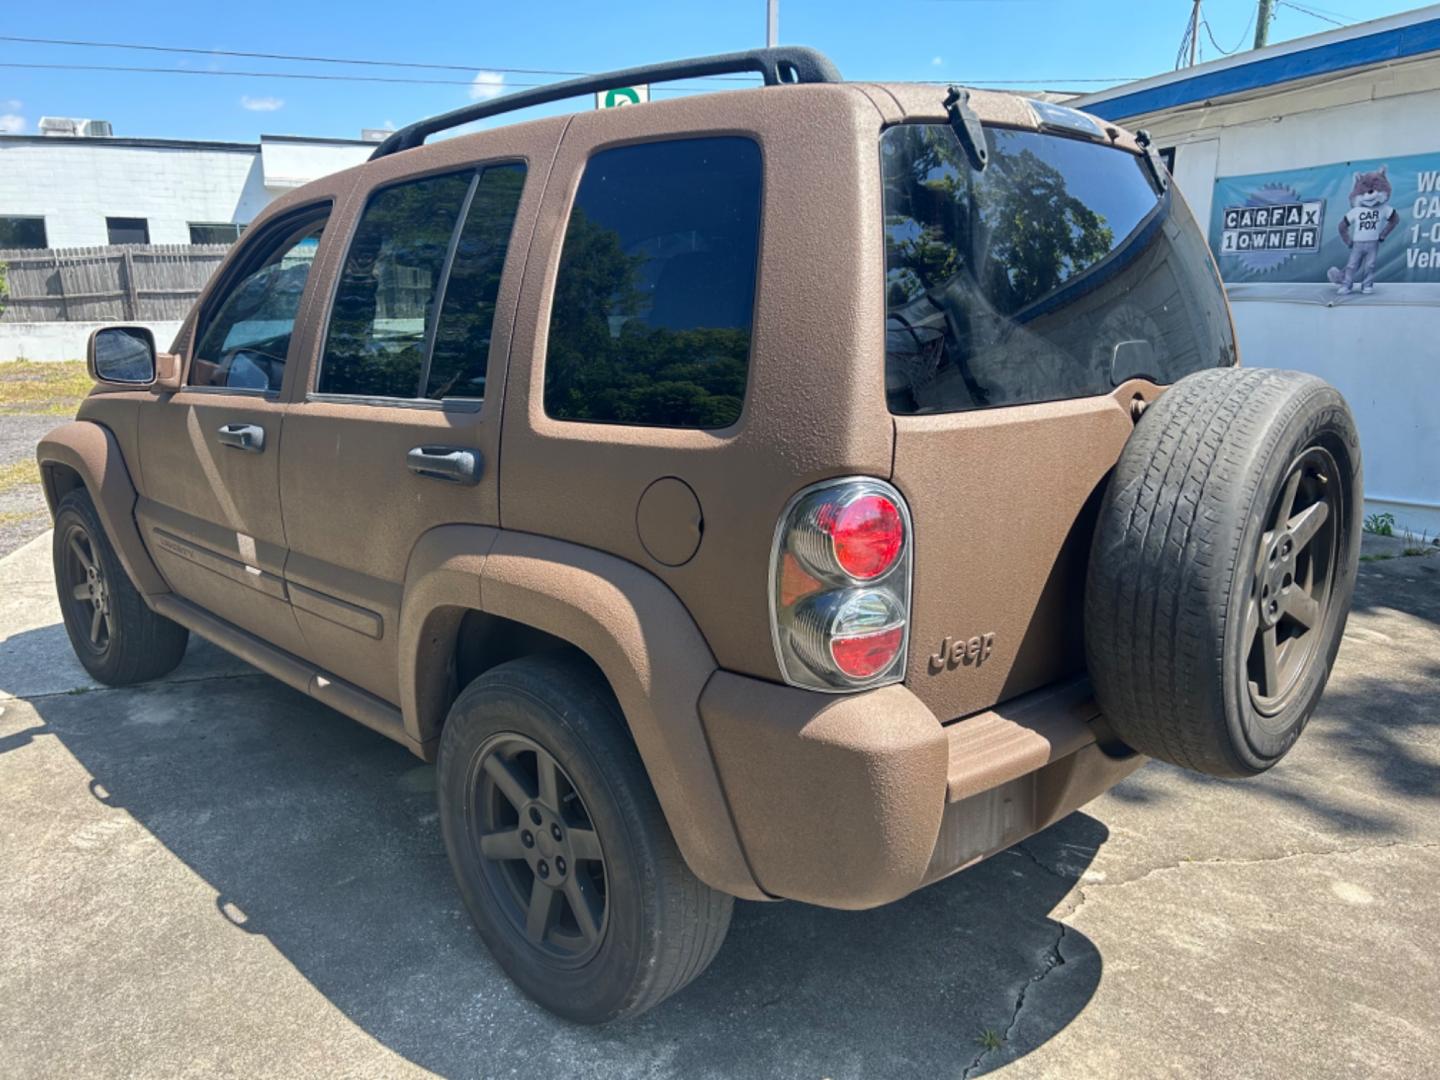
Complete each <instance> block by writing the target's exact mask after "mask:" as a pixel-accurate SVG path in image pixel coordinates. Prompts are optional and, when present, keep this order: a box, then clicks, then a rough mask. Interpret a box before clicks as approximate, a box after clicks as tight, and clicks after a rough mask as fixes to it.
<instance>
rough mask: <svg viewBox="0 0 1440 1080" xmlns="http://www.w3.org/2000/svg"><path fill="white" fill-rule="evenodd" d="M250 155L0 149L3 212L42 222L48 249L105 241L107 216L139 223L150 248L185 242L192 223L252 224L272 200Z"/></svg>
mask: <svg viewBox="0 0 1440 1080" xmlns="http://www.w3.org/2000/svg"><path fill="white" fill-rule="evenodd" d="M259 157H260V156H259V154H257V153H255V152H254V151H253V150H248V149H238V150H198V149H169V148H155V147H130V146H114V145H108V146H107V145H105V144H104V143H103V141H101V140H96V141H95V143H94V145H87V144H86V143H85V142H71V141H68V140H67V141H63V142H62V141H60V140H56V141H55V144H54V145H47V144H46V143H43V142H24V143H10V144H8V145H7V144H3V143H0V214H36V215H43V216H44V218H45V230H46V239H47V241H48V242H49V245H50V246H51V247H82V246H89V245H93V244H106V243H109V237H108V236H107V234H106V231H105V219H106V217H140V218H145V219H147V220H148V221H149V223H150V242H151V243H152V244H188V243H189V242H190V228H189V224H190V222H224V221H236V222H249V221H250V219H251V218H253V217H254V216H255V215H256V214H257V213H259V212H260V210H261V208H262V207H264V205H265V204H266V203H267V202H269V200H270V197H269V195H268V194H267V193H266V192H265V189H264V187H263V185H261V184H258V183H255V182H254V180H252V174H253V175H254V177H255V178H256V179H258V178H259V176H260V170H259Z"/></svg>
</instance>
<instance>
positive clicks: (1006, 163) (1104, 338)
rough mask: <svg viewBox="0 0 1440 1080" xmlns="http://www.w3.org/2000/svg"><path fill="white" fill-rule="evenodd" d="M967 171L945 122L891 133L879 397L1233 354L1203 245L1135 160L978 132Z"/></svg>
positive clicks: (1048, 390)
mask: <svg viewBox="0 0 1440 1080" xmlns="http://www.w3.org/2000/svg"><path fill="white" fill-rule="evenodd" d="M985 138H986V142H987V143H988V146H989V150H990V155H989V166H988V167H987V168H986V169H985V171H984V172H982V173H977V172H975V171H974V170H973V169H971V168H970V166H969V164H968V163H967V161H966V159H965V156H964V153H963V152H962V150H961V148H960V145H959V142H958V140H957V139H956V137H955V134H954V132H953V131H951V130H950V128H949V127H948V126H946V125H927V124H913V125H905V126H901V127H894V128H891V129H890V130H888V131H887V132H886V133H885V134H884V136H883V138H882V143H881V161H882V164H883V173H884V187H885V196H884V197H885V304H886V327H885V329H886V333H885V340H886V396H887V398H888V400H889V404H890V409H891V411H892V412H896V413H926V412H955V411H960V410H965V409H978V408H986V407H991V406H997V405H1017V404H1024V403H1027V402H1037V401H1053V400H1057V399H1060V398H1073V397H1088V396H1093V395H1097V394H1104V393H1108V392H1109V391H1110V390H1112V389H1113V388H1114V387H1115V386H1118V385H1119V384H1120V383H1122V382H1124V381H1125V380H1126V379H1129V378H1139V377H1144V378H1149V379H1151V380H1153V381H1154V382H1157V383H1171V382H1174V381H1176V380H1177V379H1179V378H1181V377H1182V376H1184V375H1187V374H1189V373H1190V372H1192V371H1198V370H1199V369H1201V368H1206V367H1216V366H1221V365H1227V364H1232V363H1234V357H1235V352H1234V341H1233V339H1232V336H1231V329H1230V319H1229V315H1228V313H1227V311H1226V307H1225V298H1224V294H1223V292H1222V290H1221V286H1220V282H1219V279H1218V278H1217V276H1216V274H1215V270H1214V264H1213V263H1212V262H1211V259H1210V256H1209V252H1208V250H1207V247H1206V244H1205V240H1204V238H1203V237H1202V236H1201V235H1200V232H1199V230H1198V229H1197V228H1196V226H1195V222H1194V220H1193V219H1192V218H1191V216H1190V213H1189V211H1188V210H1186V209H1185V206H1184V204H1183V203H1182V202H1180V201H1178V200H1176V199H1174V198H1172V196H1171V194H1170V192H1169V191H1165V192H1161V191H1160V190H1159V189H1158V188H1157V187H1156V185H1155V183H1154V181H1153V180H1152V178H1151V176H1150V174H1149V172H1148V171H1147V169H1146V166H1145V163H1144V162H1143V160H1142V159H1140V158H1138V157H1136V156H1135V155H1133V154H1131V153H1128V152H1126V151H1124V150H1119V149H1115V148H1112V147H1108V146H1104V145H1101V144H1098V143H1094V142H1090V141H1088V140H1083V139H1075V138H1068V137H1065V136H1061V135H1052V134H1041V133H1036V132H1029V131H1015V130H1008V129H1003V128H987V129H986V132H985Z"/></svg>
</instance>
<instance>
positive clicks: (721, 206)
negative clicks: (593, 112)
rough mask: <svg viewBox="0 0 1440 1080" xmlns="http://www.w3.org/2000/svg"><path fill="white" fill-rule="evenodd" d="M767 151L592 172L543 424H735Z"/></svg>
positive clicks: (678, 152)
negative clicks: (555, 421) (552, 420)
mask: <svg viewBox="0 0 1440 1080" xmlns="http://www.w3.org/2000/svg"><path fill="white" fill-rule="evenodd" d="M760 176H761V165H760V148H759V147H758V146H757V145H756V144H755V143H754V142H752V141H751V140H749V139H742V138H717V139H685V140H676V141H673V142H658V143H645V144H641V145H638V146H626V147H622V148H619V149H615V150H606V151H603V152H601V153H599V154H596V155H595V156H594V157H593V158H592V159H591V160H590V162H589V164H588V165H587V166H586V169H585V175H584V177H583V178H582V179H581V181H580V189H579V191H578V192H577V193H576V196H575V206H574V209H573V210H572V211H571V213H570V222H569V225H568V227H567V229H566V232H565V247H564V250H563V252H562V255H561V259H560V269H559V274H558V276H557V278H556V282H555V298H554V301H553V307H552V309H551V314H550V339H549V340H550V343H549V348H548V355H547V357H546V362H545V411H546V412H547V413H548V414H549V415H551V416H554V417H558V418H560V419H565V420H591V421H603V422H610V423H622V424H655V425H663V426H667V427H701V428H716V427H725V426H726V425H728V424H732V423H734V422H735V420H736V419H738V417H739V416H740V408H741V405H742V403H743V400H744V396H745V375H746V369H747V366H748V364H749V357H750V323H751V317H752V309H753V305H754V298H755V263H756V254H757V249H758V245H759V233H760V188H761V182H760Z"/></svg>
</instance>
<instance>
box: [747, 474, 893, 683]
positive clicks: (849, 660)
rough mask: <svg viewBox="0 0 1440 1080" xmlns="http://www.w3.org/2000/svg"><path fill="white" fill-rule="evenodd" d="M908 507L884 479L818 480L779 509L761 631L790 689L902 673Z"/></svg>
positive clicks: (875, 679) (877, 680)
mask: <svg viewBox="0 0 1440 1080" xmlns="http://www.w3.org/2000/svg"><path fill="white" fill-rule="evenodd" d="M913 547H914V542H913V538H912V536H911V532H910V511H909V510H908V509H907V508H906V506H905V500H904V499H903V498H902V497H901V495H900V493H899V492H898V491H896V490H895V488H893V487H892V486H891V485H889V484H887V483H885V481H883V480H875V479H871V478H869V477H849V478H846V479H842V480H826V481H824V482H822V483H819V484H815V485H813V486H812V487H808V488H806V489H805V490H804V491H801V492H800V493H799V494H798V495H796V496H795V497H794V498H793V499H791V500H790V503H789V505H788V506H786V508H785V512H784V513H783V514H781V515H780V524H779V527H778V528H777V529H776V531H775V546H774V548H773V550H772V551H771V553H770V632H771V635H772V637H773V639H774V642H775V656H776V659H778V660H779V662H780V671H781V674H782V675H783V676H784V678H785V681H786V682H787V683H789V684H790V685H791V686H799V687H803V688H805V689H807V690H821V691H825V692H827V693H845V692H847V691H851V690H861V689H866V688H868V687H872V686H883V685H885V684H886V683H892V682H899V681H900V680H901V679H903V678H904V677H905V653H906V648H907V646H908V644H909V638H910V556H911V551H912V549H913Z"/></svg>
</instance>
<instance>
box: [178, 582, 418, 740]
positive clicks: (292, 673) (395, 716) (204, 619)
mask: <svg viewBox="0 0 1440 1080" xmlns="http://www.w3.org/2000/svg"><path fill="white" fill-rule="evenodd" d="M150 604H151V606H152V607H153V608H154V609H155V611H156V612H157V613H158V614H161V615H164V616H165V617H166V618H167V619H173V620H174V621H175V622H177V623H179V624H180V625H181V626H183V627H185V628H186V629H188V630H190V631H192V632H194V633H196V634H199V635H200V636H201V637H202V638H204V639H205V640H206V641H209V642H211V643H213V644H215V645H218V646H220V648H222V649H224V650H225V651H226V652H228V653H231V654H233V655H235V656H238V657H239V658H240V659H241V660H244V661H245V662H246V663H247V664H252V665H254V666H255V667H257V668H259V669H260V670H261V671H263V672H265V674H267V675H273V676H274V677H275V678H277V679H279V680H280V681H281V682H283V683H284V684H285V685H286V686H289V687H292V688H293V689H295V690H299V691H300V692H301V693H304V694H309V695H310V696H311V697H313V698H315V700H317V701H319V702H322V703H323V704H325V705H328V706H330V708H332V709H334V710H335V711H336V712H340V713H344V714H345V715H346V716H348V717H350V719H352V720H357V721H359V722H360V723H362V724H364V725H365V726H366V727H368V728H370V729H371V730H372V731H377V732H379V733H380V734H381V735H384V736H385V737H386V738H387V739H394V740H395V741H396V742H398V743H400V744H401V745H402V746H404V747H405V748H407V749H408V750H410V751H411V752H412V753H414V754H417V755H419V756H420V757H422V758H424V759H425V760H427V761H428V760H430V759H431V758H432V757H433V754H431V753H428V752H427V751H428V750H430V749H432V748H430V747H426V746H425V745H423V744H421V743H419V742H417V741H416V740H414V739H412V738H411V737H410V733H409V732H407V731H406V730H405V722H404V719H403V718H402V717H401V714H400V710H399V709H397V708H396V707H395V706H394V705H391V704H390V703H389V702H388V701H382V700H381V699H380V698H378V697H376V696H375V695H374V694H371V693H369V692H368V691H365V690H361V689H360V688H359V687H358V686H354V685H352V684H351V683H348V682H345V681H344V680H343V679H337V678H335V677H334V676H332V675H329V674H327V673H326V672H324V671H321V670H320V669H319V668H317V667H315V666H314V665H313V664H310V663H307V662H306V661H304V660H301V659H300V658H299V657H298V656H295V655H293V654H291V653H288V652H286V651H285V650H284V649H277V648H276V647H275V646H274V645H271V644H270V643H269V642H265V641H261V640H260V639H259V638H258V637H256V636H255V635H254V634H251V633H248V632H246V631H244V630H241V629H240V628H239V627H238V626H235V625H233V624H232V623H228V622H226V621H225V620H224V619H219V618H216V617H215V616H214V615H211V614H210V613H209V612H208V611H206V610H204V609H203V608H200V607H197V606H195V605H194V604H192V603H190V602H189V601H188V600H182V599H180V597H178V596H176V595H175V594H174V593H166V594H165V595H163V596H156V597H151V598H150Z"/></svg>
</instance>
